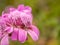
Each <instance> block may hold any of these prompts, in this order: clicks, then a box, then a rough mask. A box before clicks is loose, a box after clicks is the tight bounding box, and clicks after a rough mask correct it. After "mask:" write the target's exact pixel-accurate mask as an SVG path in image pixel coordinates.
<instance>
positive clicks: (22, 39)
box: [19, 29, 27, 43]
mask: <svg viewBox="0 0 60 45" xmlns="http://www.w3.org/2000/svg"><path fill="white" fill-rule="evenodd" d="M26 39H27V32H26V31H25V30H23V29H20V30H19V41H20V42H21V43H24V42H25V40H26Z"/></svg>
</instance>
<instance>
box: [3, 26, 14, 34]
mask: <svg viewBox="0 0 60 45" xmlns="http://www.w3.org/2000/svg"><path fill="white" fill-rule="evenodd" d="M4 31H6V32H7V33H12V32H13V27H6V29H5V30H4Z"/></svg>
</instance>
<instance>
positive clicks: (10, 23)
mask: <svg viewBox="0 0 60 45" xmlns="http://www.w3.org/2000/svg"><path fill="white" fill-rule="evenodd" d="M8 11H9V13H5V12H4V11H3V14H2V18H3V19H4V21H5V22H6V25H7V29H9V30H7V32H9V33H12V35H11V39H12V40H19V41H20V42H21V43H24V42H25V41H26V39H27V38H28V36H27V34H29V35H30V36H31V38H32V39H33V40H34V41H36V40H38V36H39V31H38V28H37V27H36V26H34V25H33V24H32V19H33V17H32V13H31V11H32V9H31V7H29V6H24V5H19V6H18V7H17V9H16V8H9V9H8Z"/></svg>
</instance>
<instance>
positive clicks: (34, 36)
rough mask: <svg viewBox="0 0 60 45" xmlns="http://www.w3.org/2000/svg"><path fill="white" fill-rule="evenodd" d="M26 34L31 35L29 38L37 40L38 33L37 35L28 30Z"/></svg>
mask: <svg viewBox="0 0 60 45" xmlns="http://www.w3.org/2000/svg"><path fill="white" fill-rule="evenodd" d="M28 34H29V35H30V36H31V38H32V39H33V40H34V41H36V40H38V35H37V34H36V33H35V32H34V31H32V30H28Z"/></svg>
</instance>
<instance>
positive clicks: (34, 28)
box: [31, 25, 39, 36]
mask: <svg viewBox="0 0 60 45" xmlns="http://www.w3.org/2000/svg"><path fill="white" fill-rule="evenodd" d="M31 28H32V30H33V31H34V32H35V33H36V34H37V35H38V36H39V29H38V28H37V27H36V26H34V25H32V26H31Z"/></svg>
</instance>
